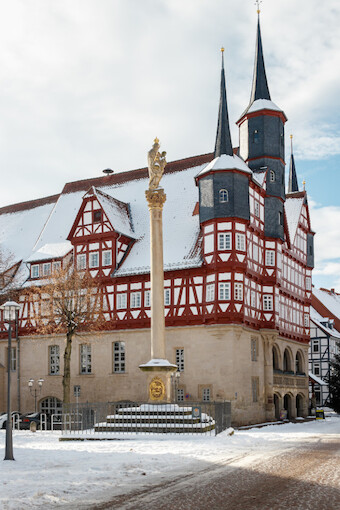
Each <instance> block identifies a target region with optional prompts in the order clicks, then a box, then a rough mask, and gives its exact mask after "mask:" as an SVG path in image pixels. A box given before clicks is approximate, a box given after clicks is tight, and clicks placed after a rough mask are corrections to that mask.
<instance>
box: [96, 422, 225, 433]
mask: <svg viewBox="0 0 340 510" xmlns="http://www.w3.org/2000/svg"><path fill="white" fill-rule="evenodd" d="M214 429H215V423H214V422H213V423H211V424H205V423H197V424H196V423H194V424H184V425H181V426H178V425H177V424H175V423H174V424H170V423H168V424H166V425H164V424H158V425H157V424H142V423H141V424H138V423H124V425H119V424H116V425H115V424H113V423H111V424H102V425H101V424H97V425H95V426H94V430H95V432H149V433H157V434H165V433H173V434H186V433H191V434H196V433H197V434H202V433H204V432H209V431H210V430H214Z"/></svg>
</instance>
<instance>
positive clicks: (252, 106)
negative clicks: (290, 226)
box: [237, 11, 287, 239]
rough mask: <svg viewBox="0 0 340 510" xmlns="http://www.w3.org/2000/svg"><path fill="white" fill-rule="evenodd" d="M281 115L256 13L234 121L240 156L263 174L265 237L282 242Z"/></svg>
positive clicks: (282, 143)
mask: <svg viewBox="0 0 340 510" xmlns="http://www.w3.org/2000/svg"><path fill="white" fill-rule="evenodd" d="M286 120H287V117H286V115H285V114H284V112H283V111H282V110H281V109H280V108H279V107H278V106H277V105H276V104H274V103H273V102H272V100H271V97H270V93H269V87H268V82H267V76H266V70H265V65H264V58H263V48H262V39H261V27H260V15H259V11H258V21H257V36H256V47H255V63H254V75H253V84H252V90H251V95H250V102H249V105H248V107H247V109H246V110H245V111H244V113H243V114H242V116H241V118H240V119H239V120H238V122H237V124H238V126H239V133H240V156H241V157H242V158H243V159H244V160H245V162H246V163H247V164H248V166H249V167H250V168H251V169H252V170H253V171H254V172H256V171H260V170H261V171H263V170H264V169H266V170H267V198H266V204H265V234H266V235H267V236H269V237H278V238H281V239H283V202H284V200H285V160H284V159H285V154H284V145H285V144H284V124H285V122H286Z"/></svg>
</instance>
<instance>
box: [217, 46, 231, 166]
mask: <svg viewBox="0 0 340 510" xmlns="http://www.w3.org/2000/svg"><path fill="white" fill-rule="evenodd" d="M221 53H222V69H221V94H220V105H219V109H218V123H217V133H216V143H215V158H216V157H217V156H221V154H227V155H228V156H232V155H233V147H232V144H231V137H230V128H229V117H228V107H227V93H226V86H225V73H224V48H221Z"/></svg>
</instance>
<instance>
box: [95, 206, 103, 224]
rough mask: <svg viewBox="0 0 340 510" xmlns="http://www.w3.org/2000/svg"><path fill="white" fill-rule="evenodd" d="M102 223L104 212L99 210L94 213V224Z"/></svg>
mask: <svg viewBox="0 0 340 510" xmlns="http://www.w3.org/2000/svg"><path fill="white" fill-rule="evenodd" d="M101 221H102V211H101V209H97V210H96V211H93V223H100V222H101Z"/></svg>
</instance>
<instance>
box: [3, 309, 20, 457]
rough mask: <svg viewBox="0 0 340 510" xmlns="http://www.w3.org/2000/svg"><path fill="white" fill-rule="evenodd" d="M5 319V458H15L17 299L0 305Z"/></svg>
mask: <svg viewBox="0 0 340 510" xmlns="http://www.w3.org/2000/svg"><path fill="white" fill-rule="evenodd" d="M0 309H1V310H2V314H3V321H4V322H7V323H8V353H7V421H6V450H5V458H4V460H15V459H14V457H13V437H12V413H11V355H12V322H15V320H16V318H17V312H18V310H20V305H18V303H16V302H15V301H7V302H6V303H4V304H3V305H1V306H0Z"/></svg>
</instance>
